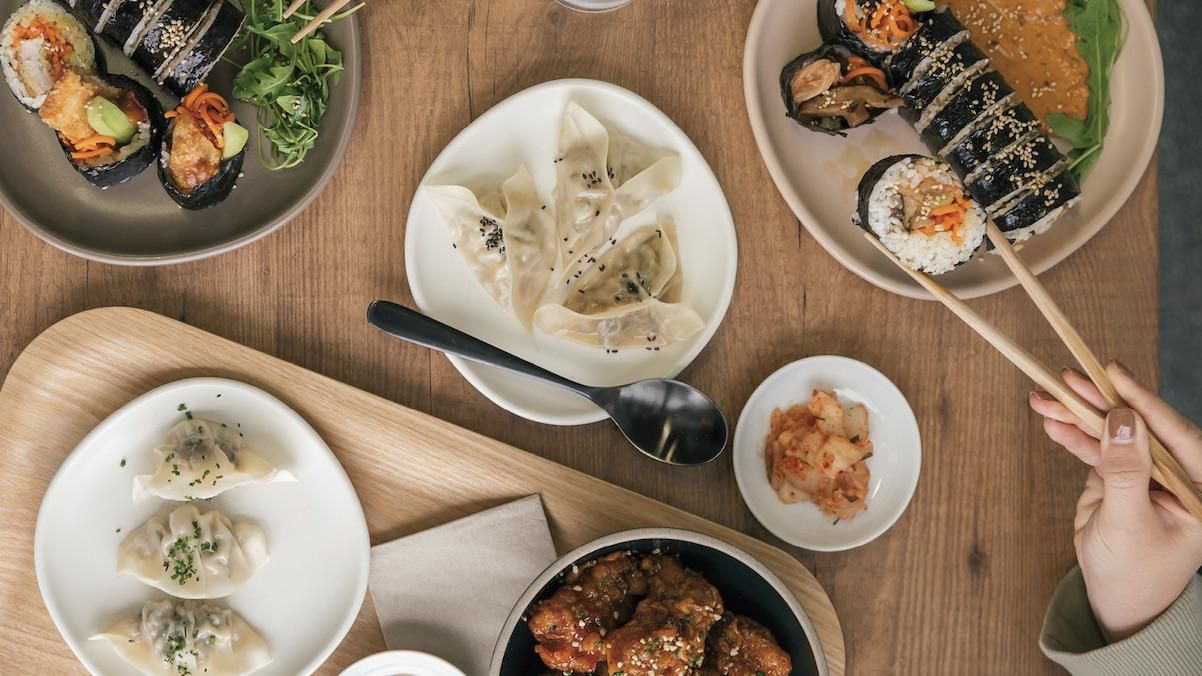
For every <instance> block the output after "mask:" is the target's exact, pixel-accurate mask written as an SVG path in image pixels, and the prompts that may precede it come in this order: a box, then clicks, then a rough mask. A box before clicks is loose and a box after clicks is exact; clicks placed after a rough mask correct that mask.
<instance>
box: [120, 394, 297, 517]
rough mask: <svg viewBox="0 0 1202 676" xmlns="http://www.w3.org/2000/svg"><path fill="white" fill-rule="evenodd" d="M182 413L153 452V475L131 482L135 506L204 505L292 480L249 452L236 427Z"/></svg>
mask: <svg viewBox="0 0 1202 676" xmlns="http://www.w3.org/2000/svg"><path fill="white" fill-rule="evenodd" d="M185 414H186V415H187V416H188V417H187V419H185V420H181V421H180V422H179V423H178V424H177V425H175V427H173V428H171V431H170V432H168V433H167V435H166V436H164V437H163V439H162V440H161V441H160V442H159V443H158V445H157V446H155V447H154V451H153V453H154V458H155V465H154V466H155V470H154V473H152V474H143V475H140V476H136V477H134V490H133V496H134V502H141V501H143V500H145V499H147V498H148V497H150V496H155V497H159V498H162V499H164V500H177V501H186V500H203V499H208V498H211V497H214V496H216V495H219V494H221V493H224V492H225V491H227V490H229V489H231V488H235V487H238V486H245V485H247V484H258V483H267V482H272V481H292V480H293V477H292V475H291V474H290V473H288V472H287V471H283V470H278V469H276V468H275V467H274V466H273V465H271V464H270V463H268V462H267V461H266V460H264V459H263V458H261V457H259V455H258V454H256V453H255V452H254V451H252V450H251V449H250V448H249V447H248V445H247V444H246V438H245V436H244V435H243V433H242V431H241V428H240V427H239V426H238V425H236V424H235V425H228V424H225V423H220V422H214V421H211V420H205V419H202V418H198V417H193V416H192V415H191V414H190V413H186V412H185Z"/></svg>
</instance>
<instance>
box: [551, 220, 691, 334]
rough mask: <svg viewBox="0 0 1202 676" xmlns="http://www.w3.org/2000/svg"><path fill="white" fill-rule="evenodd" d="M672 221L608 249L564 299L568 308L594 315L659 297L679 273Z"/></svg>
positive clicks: (625, 238)
mask: <svg viewBox="0 0 1202 676" xmlns="http://www.w3.org/2000/svg"><path fill="white" fill-rule="evenodd" d="M670 229H671V222H670V221H667V220H661V223H660V224H656V225H648V226H644V227H642V228H639V229H638V230H636V231H634V232H632V233H631V234H629V235H627V236H626V237H624V238H622V240H621V241H619V242H618V243H617V244H615V245H614V246H612V247H610V248H609V249H607V250H606V251H605V252H604V253H602V254H601V256H599V257H598V258H597V260H596V263H595V264H594V265H593V266H592V267H591V268H590V269H589V271H588V272H586V273H585V274H584V275H583V276H582V277H581V280H580V282H579V283H578V284H577V287H576V289H575V291H574V292H573V293H569V294H568V296H567V298H565V299H564V303H563V305H564V306H565V307H567V308H568V309H569V310H573V311H575V312H579V313H581V314H586V315H591V314H597V313H599V312H605V311H607V310H609V309H611V308H614V307H617V306H619V305H627V304H630V303H638V302H640V301H643V300H646V299H648V298H660V297H661V295H662V294H663V293H664V291H665V289H667V288H668V285H669V282H670V281H672V279H673V278H674V277H676V276H677V275H678V264H677V259H676V251H675V249H674V247H673V243H672V237H671V236H670V235H669V232H668V231H669V230H670Z"/></svg>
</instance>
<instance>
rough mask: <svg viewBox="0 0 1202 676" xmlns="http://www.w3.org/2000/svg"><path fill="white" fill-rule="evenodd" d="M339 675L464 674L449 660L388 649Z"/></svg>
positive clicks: (356, 663)
mask: <svg viewBox="0 0 1202 676" xmlns="http://www.w3.org/2000/svg"><path fill="white" fill-rule="evenodd" d="M341 676H464V674H463V672H462V671H460V670H459V669H457V668H455V666H454V665H452V664H451V663H450V662H447V661H446V660H444V659H442V658H440V657H435V656H433V655H428V654H426V653H419V652H416V651H413V650H390V651H388V652H384V653H377V654H375V655H371V656H370V657H364V658H363V659H361V660H359V661H358V662H355V663H354V664H352V665H351V666H349V667H347V668H346V670H345V671H343V672H342V674H341Z"/></svg>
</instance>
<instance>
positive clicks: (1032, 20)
mask: <svg viewBox="0 0 1202 676" xmlns="http://www.w3.org/2000/svg"><path fill="white" fill-rule="evenodd" d="M940 4H943V5H949V6H950V7H951V8H952V11H954V12H955V13H956V18H957V19H959V20H960V22H961V23H963V24H964V25H965V26H966V27H968V29H969V30H971V31H972V39H973V42H975V43H976V45H977V46H978V47H980V48H981V49H982V50H984V51H985V53H987V54H988V55H989V58H990V59H992V61H993V65H994V67H995V68H996V69H997V70H998V72H1000V73H1001V74H1002V75H1003V76H1005V78H1006V81H1007V82H1009V83H1010V86H1011V87H1014V91H1015V92H1017V93H1018V95H1019V96H1020V97H1022V100H1023V101H1024V102H1026V104H1027V105H1028V106H1030V108H1031V110H1032V111H1034V112H1035V114H1036V115H1038V116H1039V118H1040V119H1041V120H1044V121H1045V122H1046V121H1047V116H1048V115H1049V114H1051V113H1061V114H1064V115H1068V116H1070V117H1075V118H1077V119H1079V120H1083V119H1085V116H1086V111H1087V105H1088V103H1089V85H1088V84H1087V79H1088V78H1089V65H1088V64H1086V63H1085V61H1084V59H1082V58H1081V51H1080V50H1079V49H1078V48H1077V34H1076V33H1074V32H1073V31H1072V29H1071V28H1069V25H1068V21H1067V20H1065V18H1064V8H1065V6H1066V5H1067V4H1068V0H940Z"/></svg>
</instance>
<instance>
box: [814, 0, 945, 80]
mask: <svg viewBox="0 0 1202 676" xmlns="http://www.w3.org/2000/svg"><path fill="white" fill-rule="evenodd" d="M934 9H935V3H934V2H933V1H932V0H818V30H819V32H820V33H822V40H823V42H833V43H837V44H841V45H843V46H845V47H848V48H850V49H851V50H853V51H855V52H856V53H858V54H861V55H863V56H865V57H867V58H868V59H869V60H871V61H873V62H874V63H876V64H878V65H879V64H882V63H884V61H885V59H886V58H888V57H889V55H891V54H893V53H894V52H896V51H897V50H898V49H899V48H900V47H901V46H902V45H903V44H904V43H905V42H906V40H908V39H909V38H910V36H911V35H914V33H915V32H917V31H918V27H919V22H920V21H921V17H922V16H923V15H924V14H927V13H929V12H930V11H931V10H934Z"/></svg>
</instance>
